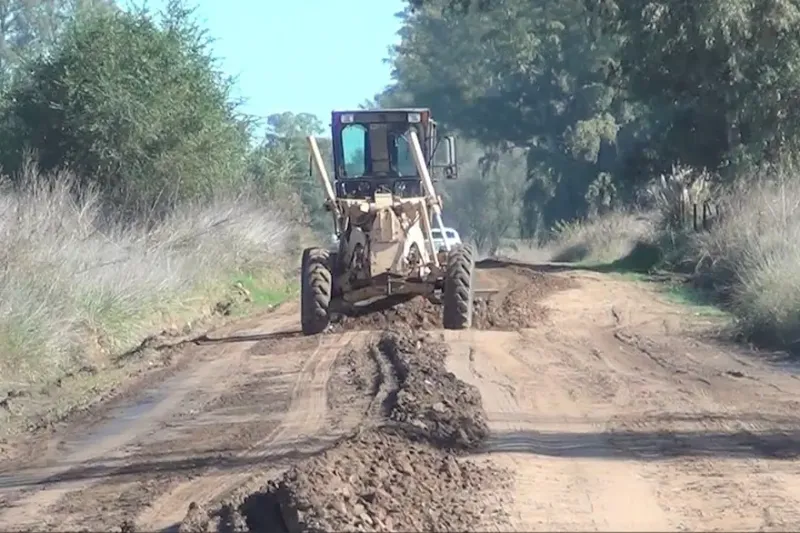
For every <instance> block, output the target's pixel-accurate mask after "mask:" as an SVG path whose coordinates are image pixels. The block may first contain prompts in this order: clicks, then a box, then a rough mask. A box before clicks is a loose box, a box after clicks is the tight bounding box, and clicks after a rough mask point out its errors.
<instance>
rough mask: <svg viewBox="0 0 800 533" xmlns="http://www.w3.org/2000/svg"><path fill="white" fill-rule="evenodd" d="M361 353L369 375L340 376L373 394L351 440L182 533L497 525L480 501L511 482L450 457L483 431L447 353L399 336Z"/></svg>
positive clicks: (387, 336)
mask: <svg viewBox="0 0 800 533" xmlns="http://www.w3.org/2000/svg"><path fill="white" fill-rule="evenodd" d="M368 353H369V355H370V357H371V359H373V362H374V363H375V364H371V365H370V367H371V370H370V371H367V372H364V371H363V370H359V369H358V368H351V371H350V372H343V375H348V376H349V379H348V380H347V382H350V383H351V384H352V387H353V388H354V390H356V389H357V390H358V391H360V393H359V394H361V395H363V391H364V390H367V389H368V390H372V391H374V398H373V401H372V402H371V403H370V406H368V407H367V410H368V412H369V413H371V414H372V416H371V417H368V420H366V421H365V423H364V424H363V425H362V426H361V427H360V428H359V431H358V432H357V433H356V434H355V435H353V436H351V437H350V438H347V439H345V440H343V441H342V442H341V443H340V444H338V445H337V446H335V447H333V448H331V449H328V450H327V451H325V452H323V453H322V454H320V455H318V456H315V457H312V458H309V459H306V460H305V461H303V462H301V463H299V464H296V465H294V466H293V467H292V468H291V469H290V470H289V471H287V472H286V473H285V474H284V475H283V476H282V477H281V478H279V479H277V480H273V481H271V482H270V483H269V484H268V485H267V486H265V487H263V488H262V489H261V490H259V491H257V492H255V493H251V494H247V495H242V496H240V497H239V498H236V499H233V500H231V501H229V502H227V503H226V504H225V505H223V506H222V507H221V508H220V509H219V510H218V511H215V512H213V513H210V514H209V513H203V514H204V516H207V517H209V518H208V519H206V520H198V518H197V510H196V509H195V510H194V511H193V512H192V513H189V515H187V520H185V521H184V523H183V524H182V525H181V531H185V532H188V531H215V530H216V531H221V530H224V531H275V532H291V533H296V532H312V531H313V532H317V531H403V530H404V531H455V530H462V531H463V530H476V529H484V528H485V527H484V526H483V525H484V524H487V523H489V522H487V521H490V522H491V523H494V524H496V523H498V522H502V515H501V513H499V511H498V510H497V509H495V508H487V506H486V505H485V504H484V503H482V502H483V501H485V498H482V495H483V494H485V493H486V492H487V491H496V489H497V488H498V487H500V486H501V485H503V484H504V481H503V480H504V479H509V478H510V476H508V474H507V473H505V472H501V471H498V470H495V469H492V468H488V467H483V466H479V465H477V464H476V463H473V462H471V461H467V460H464V459H463V458H459V457H458V456H459V455H460V451H461V450H464V449H467V448H472V447H475V446H478V445H480V443H481V442H482V440H483V439H484V438H485V437H486V436H487V435H488V427H487V424H486V415H485V412H484V410H483V406H482V403H481V399H480V395H479V393H478V391H477V389H475V388H474V387H472V386H471V385H468V384H466V383H464V382H462V381H460V380H458V379H457V378H456V377H455V376H454V375H453V374H451V373H449V372H447V370H446V369H445V358H446V356H447V347H446V345H444V344H443V343H441V342H439V341H437V340H436V339H435V338H433V336H432V335H431V334H429V333H426V332H416V333H415V332H413V330H412V329H411V328H408V327H402V328H401V329H395V330H393V331H388V332H384V333H383V334H382V335H381V336H380V339H379V340H378V341H377V343H376V344H375V345H373V346H372V347H371V349H370V350H368ZM343 362H344V363H345V364H346V365H350V366H355V365H363V364H364V358H359V357H354V356H353V354H349V355H347V357H345V358H344V361H343ZM374 369H378V370H379V371H378V372H377V374H378V375H376V376H374V378H370V376H371V375H372V372H373V371H374ZM368 381H370V382H369V383H368ZM340 383H342V384H344V383H345V382H344V381H342V382H340ZM341 393H343V394H345V395H347V396H348V397H350V398H353V395H352V391H350V392H348V391H345V390H343V391H341ZM495 505H497V500H496V499H495Z"/></svg>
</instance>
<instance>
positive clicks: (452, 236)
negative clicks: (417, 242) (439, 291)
mask: <svg viewBox="0 0 800 533" xmlns="http://www.w3.org/2000/svg"><path fill="white" fill-rule="evenodd" d="M431 233H432V234H433V246H434V248H436V249H437V250H441V249H443V248H444V247H445V239H446V240H447V243H448V244H450V247H452V246H453V245H455V244H461V236H460V235H459V234H458V232H457V231H456V230H454V229H453V228H444V233H445V235H444V237H442V230H440V229H439V228H432V229H431ZM338 245H339V238H338V237H337V236H336V234H335V233H332V234H331V243H330V246H331V250H334V249H336V247H337V246H338Z"/></svg>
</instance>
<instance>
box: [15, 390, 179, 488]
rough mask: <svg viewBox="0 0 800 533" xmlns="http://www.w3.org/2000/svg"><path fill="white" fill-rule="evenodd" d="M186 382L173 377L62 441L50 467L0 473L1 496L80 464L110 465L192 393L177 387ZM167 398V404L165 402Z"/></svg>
mask: <svg viewBox="0 0 800 533" xmlns="http://www.w3.org/2000/svg"><path fill="white" fill-rule="evenodd" d="M185 379H186V376H183V375H176V376H173V377H172V378H171V379H168V380H167V381H165V382H163V383H162V384H161V385H160V386H158V387H154V388H151V389H147V390H145V391H143V394H142V395H141V396H139V398H138V399H137V401H136V402H135V403H127V404H124V405H122V406H120V407H118V408H116V409H113V410H111V412H109V413H108V415H107V417H105V419H104V420H103V421H101V422H99V423H97V424H95V425H94V426H93V427H92V428H91V430H90V431H89V432H88V433H84V434H83V435H80V436H77V437H75V438H72V439H68V440H65V441H64V442H63V443H62V444H61V446H60V453H59V457H58V458H57V459H56V460H55V461H53V462H50V464H47V465H46V466H42V467H35V468H30V469H25V470H22V471H12V472H6V473H2V474H0V494H1V493H2V492H4V491H5V490H8V489H24V488H29V487H31V486H34V485H42V484H45V483H47V482H48V479H49V478H53V477H56V476H60V475H62V474H64V473H65V472H68V471H69V470H70V469H72V468H74V467H76V466H77V465H79V464H80V463H86V462H89V461H93V462H96V463H97V465H95V466H100V464H101V463H103V462H111V460H112V459H113V458H112V457H110V455H112V452H114V451H115V450H117V449H119V448H122V447H123V446H125V445H126V444H128V443H129V442H130V441H132V440H133V439H134V438H136V437H137V436H139V435H141V434H142V433H143V432H146V431H148V430H149V429H150V426H152V425H153V424H154V423H155V422H156V421H157V420H158V415H159V414H160V411H164V412H167V411H168V409H169V406H170V405H176V404H177V402H179V401H180V399H181V398H183V397H184V396H185V395H186V394H187V393H188V392H189V391H190V390H191V389H190V388H189V387H185V386H184V387H180V384H181V382H183V381H184V380H185ZM176 393H177V394H176ZM168 398H169V400H170V401H169V402H168V405H167V402H165V400H167V399H168ZM143 419H145V420H146V419H149V420H146V421H145V420H143ZM103 459H105V460H106V461H103Z"/></svg>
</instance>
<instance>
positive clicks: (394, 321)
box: [331, 266, 568, 332]
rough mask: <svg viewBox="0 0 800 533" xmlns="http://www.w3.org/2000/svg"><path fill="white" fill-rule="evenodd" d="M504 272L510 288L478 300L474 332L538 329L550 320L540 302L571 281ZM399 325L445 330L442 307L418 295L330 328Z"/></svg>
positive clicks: (512, 270) (521, 269) (341, 319)
mask: <svg viewBox="0 0 800 533" xmlns="http://www.w3.org/2000/svg"><path fill="white" fill-rule="evenodd" d="M505 272H507V273H508V278H509V279H508V281H509V286H508V287H507V288H506V289H505V290H503V291H502V293H501V294H500V295H499V296H491V295H490V296H487V297H484V296H477V297H476V298H475V303H474V315H473V324H472V327H473V329H478V330H497V331H514V330H518V329H522V328H532V327H535V326H536V325H538V324H540V323H541V322H542V321H543V320H544V319H545V318H546V317H547V310H546V309H545V308H544V307H543V306H541V305H539V304H538V303H537V302H538V301H539V300H541V299H542V298H543V297H544V296H546V295H548V294H550V293H551V292H553V291H555V290H559V289H560V288H563V287H562V286H563V285H564V284H565V283H567V282H568V281H567V280H564V279H563V278H555V277H553V276H548V275H546V274H543V273H541V272H536V271H533V270H531V269H529V268H524V267H516V266H511V267H507V268H506V270H505ZM398 324H402V325H404V326H408V327H411V328H413V329H415V330H432V329H442V327H443V325H442V306H441V305H437V304H434V303H433V302H431V301H429V300H428V299H426V298H424V297H422V296H418V297H416V298H413V299H411V300H408V301H406V302H402V303H398V304H396V305H394V306H391V307H388V308H383V309H381V308H375V307H373V306H371V307H367V308H365V309H364V310H360V311H359V312H358V313H357V314H354V315H350V316H345V315H338V316H337V317H336V318H335V322H334V324H333V325H332V328H331V329H332V331H334V332H340V331H351V330H386V329H390V328H393V327H396V326H397V325H398Z"/></svg>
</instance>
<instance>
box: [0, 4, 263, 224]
mask: <svg viewBox="0 0 800 533" xmlns="http://www.w3.org/2000/svg"><path fill="white" fill-rule="evenodd" d="M190 14H191V12H190V10H188V9H186V8H185V7H184V6H183V5H182V4H181V3H180V2H179V1H177V0H172V1H171V2H170V3H169V5H168V9H167V10H166V13H165V14H164V17H163V21H162V22H161V23H160V24H157V23H156V21H154V20H153V18H152V16H151V15H150V13H149V12H147V11H146V10H144V9H141V10H139V11H137V12H134V13H128V12H123V11H112V10H97V9H93V10H86V11H80V12H79V13H78V15H77V16H76V17H75V18H74V19H73V20H72V21H71V22H70V23H69V24H68V26H67V27H66V29H65V31H64V35H63V37H62V39H61V42H60V44H59V47H58V49H57V50H55V51H54V52H53V53H52V54H50V55H45V56H41V57H39V58H38V59H37V60H36V61H34V62H33V65H32V70H31V75H30V77H29V79H27V80H24V81H21V82H19V83H17V84H16V85H15V87H14V88H13V89H12V91H11V94H10V98H9V100H10V103H9V106H8V108H7V109H6V111H5V113H4V115H3V117H2V119H3V120H2V125H0V140H2V147H1V148H0V161H2V164H3V167H4V168H5V169H6V170H7V171H10V172H17V171H18V170H19V169H20V168H21V163H22V154H23V152H24V149H26V148H29V149H32V150H33V151H34V152H35V153H36V154H37V155H38V158H39V162H40V164H41V165H42V168H43V169H44V170H45V171H51V170H54V169H56V168H58V167H62V166H69V167H70V168H71V169H73V170H74V171H75V172H76V173H77V175H79V176H81V178H82V179H83V180H85V181H86V182H88V183H93V184H97V185H99V186H100V188H101V190H102V191H103V193H104V194H105V195H106V196H107V198H108V199H109V200H110V201H113V202H114V204H115V205H117V206H118V207H124V208H129V209H132V208H137V209H141V208H143V207H146V208H148V209H153V210H155V211H163V210H164V209H166V208H168V207H169V206H171V205H173V204H174V203H175V202H176V201H179V200H181V199H185V198H190V197H196V196H198V195H205V196H209V195H211V193H212V192H213V191H214V190H215V189H217V188H219V187H224V186H227V185H231V184H232V183H233V182H235V180H237V179H240V177H241V176H242V170H243V169H242V164H243V156H244V153H245V150H246V148H247V136H246V127H245V124H244V123H242V122H241V121H239V120H237V117H236V115H235V105H234V104H233V103H231V101H230V98H229V81H227V80H225V79H224V78H223V77H222V76H221V75H220V74H219V73H218V72H216V70H215V68H214V62H213V59H212V58H211V57H210V56H209V55H208V53H207V46H208V40H207V39H206V37H205V35H204V32H203V31H202V30H200V29H199V28H198V27H197V26H196V25H195V23H194V22H193V21H192V20H191V18H190Z"/></svg>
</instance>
